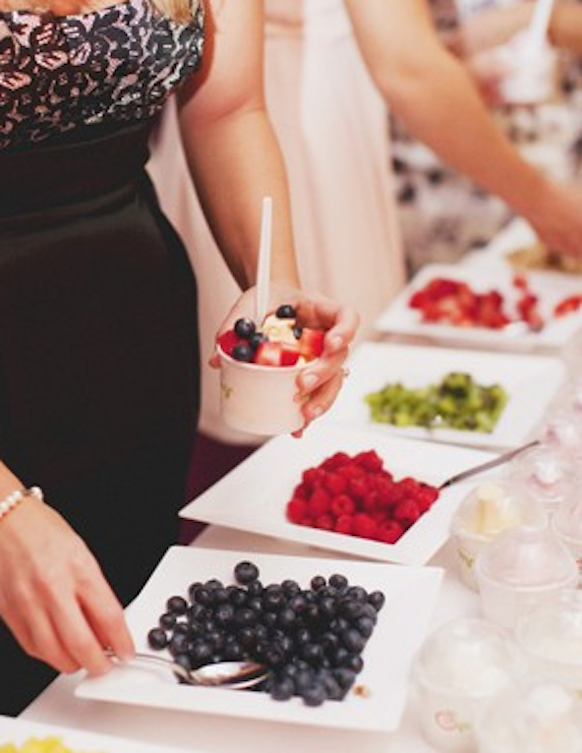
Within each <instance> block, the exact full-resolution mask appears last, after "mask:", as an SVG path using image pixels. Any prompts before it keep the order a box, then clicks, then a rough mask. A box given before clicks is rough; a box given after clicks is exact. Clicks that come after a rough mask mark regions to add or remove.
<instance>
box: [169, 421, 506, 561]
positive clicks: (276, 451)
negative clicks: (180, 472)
mask: <svg viewBox="0 0 582 753" xmlns="http://www.w3.org/2000/svg"><path fill="white" fill-rule="evenodd" d="M370 449H374V450H375V451H376V452H377V453H378V455H379V456H380V457H381V458H382V460H383V461H384V468H385V469H386V470H388V471H390V472H391V473H392V474H393V475H394V477H395V478H397V479H399V478H403V477H405V476H412V477H414V478H416V479H418V480H419V481H424V482H426V483H429V484H433V485H435V486H438V485H439V484H440V483H442V482H443V481H445V480H446V479H447V478H448V477H449V476H452V475H454V474H456V473H458V472H459V471H462V470H465V469H466V468H469V467H472V466H474V465H477V464H478V463H482V462H484V461H486V460H490V459H491V458H493V457H495V455H494V454H492V453H489V452H484V451H481V450H475V449H465V448H461V447H453V446H450V445H445V444H435V443H431V442H424V441H418V440H408V439H402V438H400V437H395V436H390V435H385V436H382V435H380V434H379V433H378V432H373V431H368V430H365V429H364V430H362V429H359V428H352V427H346V426H340V425H334V424H331V423H330V422H328V423H324V422H322V421H318V422H316V423H314V424H312V426H310V427H309V429H308V430H307V431H306V432H305V434H304V436H303V437H302V438H301V439H295V438H294V437H291V436H281V437H277V438H275V439H272V440H270V441H268V442H267V443H266V444H265V445H263V446H262V447H261V448H259V449H258V450H256V451H255V452H254V453H253V454H252V455H251V456H250V457H248V458H247V459H246V460H245V461H243V462H242V463H241V464H240V465H238V466H237V467H236V468H235V469H234V470H232V471H231V472H230V473H229V474H227V475H226V476H225V477H224V478H222V479H221V480H220V481H219V482H218V483H216V484H214V486H212V487H211V488H210V489H208V490H207V491H206V492H205V493H204V494H202V495H201V496H200V497H197V498H196V499H195V500H193V501H192V502H190V503H189V504H188V505H187V506H186V507H184V508H183V509H182V511H181V512H180V515H181V516H182V517H184V518H189V519H192V520H198V521H203V522H205V523H214V524H216V525H221V526H226V527H228V528H234V529H238V530H242V531H247V532H251V533H259V534H264V535H267V536H273V537H275V538H280V539H285V540H289V541H293V542H296V543H300V544H304V545H308V546H309V545H310V546H314V547H318V548H320V549H327V550H330V551H336V552H339V553H342V554H348V555H350V556H355V557H364V558H366V559H372V560H381V561H384V562H395V563H400V564H407V565H422V564H425V563H426V562H428V560H429V559H430V558H431V557H432V555H433V554H434V553H435V552H436V551H437V549H439V548H440V547H441V546H442V545H443V544H444V543H445V542H446V540H447V538H448V536H449V527H450V522H451V519H452V517H453V515H454V513H455V510H456V509H457V507H458V505H459V503H460V502H461V500H462V499H463V497H464V496H465V495H466V494H467V493H468V489H470V488H471V483H474V481H467V482H462V483H460V484H453V485H452V486H450V487H448V488H446V489H443V491H442V492H441V493H440V495H439V498H438V500H437V501H436V502H435V503H434V504H433V506H432V507H431V509H430V510H429V511H428V512H426V513H425V514H424V515H422V516H421V517H420V518H419V519H418V520H417V521H416V523H415V524H414V525H413V526H411V528H409V529H408V531H406V533H405V534H404V535H403V536H402V537H401V538H400V539H399V540H398V541H397V542H396V543H395V544H385V543H383V542H380V541H372V540H370V539H366V538H360V537H357V536H348V535H345V534H341V533H336V532H334V531H325V530H321V529H318V528H309V527H306V526H301V525H297V524H295V523H291V522H290V521H288V520H287V518H286V514H285V513H286V505H287V501H288V500H289V499H291V496H292V493H293V489H294V488H295V486H296V485H297V484H299V482H300V481H301V474H302V473H303V471H304V470H306V469H307V468H310V467H312V466H314V465H318V464H319V463H321V462H322V461H323V460H325V459H326V458H327V457H329V456H330V455H333V454H334V453H335V452H346V453H348V454H350V455H353V454H356V453H358V452H364V451H367V450H370Z"/></svg>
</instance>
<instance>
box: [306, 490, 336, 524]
mask: <svg viewBox="0 0 582 753" xmlns="http://www.w3.org/2000/svg"><path fill="white" fill-rule="evenodd" d="M330 502H331V497H330V495H329V494H328V492H326V491H325V489H322V488H321V487H318V488H317V489H314V490H313V492H312V493H311V496H310V497H309V507H308V509H309V514H310V515H313V517H314V518H317V517H319V515H325V514H326V513H327V512H329V509H330Z"/></svg>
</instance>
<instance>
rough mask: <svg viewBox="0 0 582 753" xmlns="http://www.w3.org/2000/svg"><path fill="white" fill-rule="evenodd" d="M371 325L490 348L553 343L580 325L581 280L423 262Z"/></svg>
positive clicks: (504, 268) (563, 342)
mask: <svg viewBox="0 0 582 753" xmlns="http://www.w3.org/2000/svg"><path fill="white" fill-rule="evenodd" d="M375 326H376V329H377V330H378V331H380V332H384V333H399V334H406V335H410V336H417V337H423V338H431V339H436V340H441V341H443V340H444V341H449V342H455V343H458V344H465V345H468V346H470V345H476V346H486V347H489V348H492V349H495V350H497V349H511V350H515V349H520V350H521V349H527V350H531V349H535V348H540V347H543V348H544V349H546V348H550V349H559V348H561V347H563V346H565V345H566V344H567V343H568V342H569V340H570V339H571V338H572V337H573V335H574V334H575V333H576V332H577V331H578V330H580V329H581V328H582V282H581V281H580V279H579V278H575V277H572V276H568V275H548V274H547V273H544V272H536V271H529V270H527V271H524V270H515V269H512V268H511V267H510V266H509V265H505V266H501V267H500V266H499V265H491V268H490V270H489V271H488V268H487V267H486V266H485V265H484V264H479V265H477V264H475V265H470V264H466V265H463V264H427V265H425V266H424V267H422V269H420V270H419V272H418V273H417V274H416V275H415V276H414V278H413V279H412V280H411V282H410V283H409V284H408V285H407V286H406V287H405V288H404V289H403V290H402V291H401V292H400V294H399V295H398V296H397V297H396V298H395V299H394V301H393V302H392V303H391V304H390V305H389V306H388V307H387V309H386V310H385V311H384V312H383V313H382V314H381V315H380V317H379V319H378V320H377V322H376V325H375Z"/></svg>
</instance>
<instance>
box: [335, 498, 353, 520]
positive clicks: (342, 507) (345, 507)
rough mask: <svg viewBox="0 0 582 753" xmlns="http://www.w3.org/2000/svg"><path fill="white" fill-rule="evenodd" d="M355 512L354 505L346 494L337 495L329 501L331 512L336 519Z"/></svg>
mask: <svg viewBox="0 0 582 753" xmlns="http://www.w3.org/2000/svg"><path fill="white" fill-rule="evenodd" d="M355 511H356V503H355V502H354V500H353V499H351V498H350V497H348V495H347V494H338V495H336V496H335V497H333V499H332V500H331V512H332V513H333V514H334V515H335V516H336V518H341V516H342V515H352V514H353V513H354V512H355Z"/></svg>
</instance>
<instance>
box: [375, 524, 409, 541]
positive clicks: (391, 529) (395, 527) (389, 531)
mask: <svg viewBox="0 0 582 753" xmlns="http://www.w3.org/2000/svg"><path fill="white" fill-rule="evenodd" d="M403 533H404V529H403V528H402V526H401V525H400V523H398V522H397V521H396V520H386V521H384V523H382V524H381V525H380V526H378V539H379V540H380V541H383V542H384V543H385V544H395V543H396V542H397V541H398V539H399V538H400V537H401V536H402V534H403Z"/></svg>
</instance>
